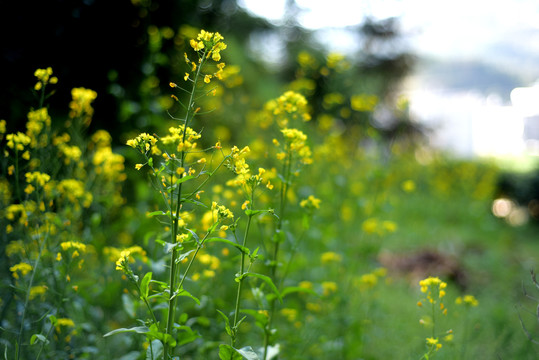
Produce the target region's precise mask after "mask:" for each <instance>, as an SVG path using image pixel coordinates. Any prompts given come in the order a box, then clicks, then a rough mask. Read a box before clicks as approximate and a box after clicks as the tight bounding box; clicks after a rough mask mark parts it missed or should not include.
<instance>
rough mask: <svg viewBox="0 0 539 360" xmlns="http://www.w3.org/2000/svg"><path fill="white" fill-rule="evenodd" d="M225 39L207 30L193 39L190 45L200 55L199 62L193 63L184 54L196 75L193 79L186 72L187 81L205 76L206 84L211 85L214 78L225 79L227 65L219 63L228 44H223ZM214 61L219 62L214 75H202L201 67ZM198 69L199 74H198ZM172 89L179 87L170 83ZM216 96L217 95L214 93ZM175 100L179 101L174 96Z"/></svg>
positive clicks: (185, 78)
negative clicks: (209, 61) (208, 61)
mask: <svg viewBox="0 0 539 360" xmlns="http://www.w3.org/2000/svg"><path fill="white" fill-rule="evenodd" d="M223 40H224V38H223V36H221V34H219V33H218V32H216V33H212V32H208V31H206V30H201V31H200V33H199V34H198V36H197V38H196V39H191V40H190V42H189V44H190V45H191V47H192V48H193V49H194V50H195V51H196V52H197V54H198V62H195V61H192V60H191V59H190V58H189V56H187V53H185V54H184V58H185V62H186V63H187V65H188V66H189V67H190V70H191V72H192V73H193V74H194V76H193V78H192V77H191V75H190V74H189V73H188V72H186V73H185V76H184V78H183V79H184V80H185V81H188V80H189V81H195V80H196V79H197V78H198V75H199V74H201V75H202V76H204V82H205V83H206V84H209V83H210V82H211V79H212V78H214V77H215V78H217V79H219V80H222V79H223V71H224V68H225V63H224V62H221V63H219V61H220V60H221V51H222V50H225V49H226V47H227V46H226V44H225V43H224V42H223ZM210 58H211V59H212V60H213V61H215V62H217V64H216V70H215V71H214V72H213V73H206V74H204V73H201V72H200V70H201V69H200V67H202V66H203V63H204V62H205V61H206V60H208V59H210ZM197 69H198V72H197ZM170 86H171V87H178V86H177V85H176V84H175V83H172V82H171V83H170ZM214 94H215V93H214ZM172 97H173V98H174V99H177V98H176V97H175V96H174V95H172Z"/></svg>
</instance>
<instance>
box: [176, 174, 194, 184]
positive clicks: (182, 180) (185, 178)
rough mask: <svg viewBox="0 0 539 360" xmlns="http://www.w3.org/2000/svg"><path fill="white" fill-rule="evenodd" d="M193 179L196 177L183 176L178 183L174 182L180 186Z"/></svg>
mask: <svg viewBox="0 0 539 360" xmlns="http://www.w3.org/2000/svg"><path fill="white" fill-rule="evenodd" d="M195 177H196V176H195V175H187V176H184V177H182V178H180V179H179V180H178V181H176V184H181V183H183V182H186V181H187V180H191V179H194V178H195Z"/></svg>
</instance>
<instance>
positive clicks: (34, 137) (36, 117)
mask: <svg viewBox="0 0 539 360" xmlns="http://www.w3.org/2000/svg"><path fill="white" fill-rule="evenodd" d="M50 126H51V117H50V116H49V113H48V110H47V108H45V107H43V108H41V109H37V110H34V111H30V112H29V113H28V122H27V123H26V134H27V135H28V136H29V137H30V146H31V147H33V148H35V147H40V148H42V147H45V146H47V143H48V134H47V132H44V131H43V130H44V129H46V128H49V127H50Z"/></svg>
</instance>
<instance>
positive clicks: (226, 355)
mask: <svg viewBox="0 0 539 360" xmlns="http://www.w3.org/2000/svg"><path fill="white" fill-rule="evenodd" d="M219 359H221V360H242V359H243V357H242V356H241V354H239V353H238V352H237V351H236V349H234V348H233V347H232V346H230V345H226V344H221V345H219Z"/></svg>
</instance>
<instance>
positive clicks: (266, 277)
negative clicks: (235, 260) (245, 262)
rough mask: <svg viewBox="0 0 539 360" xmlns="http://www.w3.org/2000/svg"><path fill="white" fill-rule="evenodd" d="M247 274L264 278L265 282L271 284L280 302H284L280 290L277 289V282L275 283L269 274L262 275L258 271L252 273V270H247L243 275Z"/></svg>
mask: <svg viewBox="0 0 539 360" xmlns="http://www.w3.org/2000/svg"><path fill="white" fill-rule="evenodd" d="M245 276H252V277H256V278H259V279H261V280H263V281H264V282H266V284H268V285H269V287H270V288H271V290H273V292H274V293H275V295H277V298H278V299H279V302H280V303H281V304H282V303H283V298H282V297H281V294H280V293H279V290H278V289H277V286H275V284H274V283H273V280H271V278H270V277H269V276H266V275H262V274H257V273H252V272H247V273H244V274H243V275H242V277H245Z"/></svg>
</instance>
